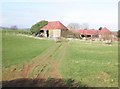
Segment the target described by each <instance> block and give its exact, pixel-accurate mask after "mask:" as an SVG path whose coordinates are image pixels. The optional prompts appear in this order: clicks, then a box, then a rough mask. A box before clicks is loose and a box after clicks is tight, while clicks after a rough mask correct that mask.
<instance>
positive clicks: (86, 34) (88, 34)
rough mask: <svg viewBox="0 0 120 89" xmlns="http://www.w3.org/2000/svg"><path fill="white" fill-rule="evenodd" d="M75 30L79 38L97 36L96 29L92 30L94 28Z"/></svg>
mask: <svg viewBox="0 0 120 89" xmlns="http://www.w3.org/2000/svg"><path fill="white" fill-rule="evenodd" d="M76 32H78V33H79V35H80V37H81V38H85V39H94V38H98V30H94V29H89V30H82V29H80V30H76Z"/></svg>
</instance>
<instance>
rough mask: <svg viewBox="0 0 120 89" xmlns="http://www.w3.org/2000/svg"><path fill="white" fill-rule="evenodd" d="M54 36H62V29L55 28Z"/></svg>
mask: <svg viewBox="0 0 120 89" xmlns="http://www.w3.org/2000/svg"><path fill="white" fill-rule="evenodd" d="M53 37H55V38H56V37H61V30H60V29H55V30H53Z"/></svg>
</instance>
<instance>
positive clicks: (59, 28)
mask: <svg viewBox="0 0 120 89" xmlns="http://www.w3.org/2000/svg"><path fill="white" fill-rule="evenodd" d="M67 30H68V29H67V27H65V26H64V25H63V24H62V23H61V22H60V21H52V22H48V24H47V25H45V26H44V27H43V28H41V29H40V35H42V36H43V37H49V38H60V37H64V35H63V34H65V33H66V32H67Z"/></svg>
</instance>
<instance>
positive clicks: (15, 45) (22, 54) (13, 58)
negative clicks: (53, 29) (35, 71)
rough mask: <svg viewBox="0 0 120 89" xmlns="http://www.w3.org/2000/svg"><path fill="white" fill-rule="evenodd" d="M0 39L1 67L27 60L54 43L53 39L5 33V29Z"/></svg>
mask: <svg viewBox="0 0 120 89" xmlns="http://www.w3.org/2000/svg"><path fill="white" fill-rule="evenodd" d="M2 40H3V41H2V45H3V49H2V53H3V67H9V66H11V65H15V64H20V63H23V62H26V61H29V60H31V59H32V58H34V57H36V56H38V55H40V54H41V53H42V52H43V51H44V50H45V49H47V48H49V47H50V46H51V45H53V44H54V42H53V41H48V40H38V39H33V38H27V37H22V36H17V35H13V34H12V35H11V34H9V32H8V34H6V31H3V36H2Z"/></svg>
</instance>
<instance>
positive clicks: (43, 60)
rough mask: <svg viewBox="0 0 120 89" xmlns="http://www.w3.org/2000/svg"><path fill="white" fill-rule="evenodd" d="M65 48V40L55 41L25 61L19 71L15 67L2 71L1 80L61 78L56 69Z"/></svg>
mask: <svg viewBox="0 0 120 89" xmlns="http://www.w3.org/2000/svg"><path fill="white" fill-rule="evenodd" d="M66 48H67V42H58V43H55V44H54V45H53V46H51V47H49V48H48V49H47V50H45V51H44V52H43V53H42V54H40V55H39V56H37V57H35V58H34V59H32V60H31V61H30V62H26V63H25V64H24V65H23V67H22V68H21V69H20V71H18V70H16V68H13V69H11V68H8V69H7V70H6V72H7V71H8V74H7V73H6V74H5V73H4V74H5V75H4V76H3V80H7V81H8V80H13V79H19V78H27V79H29V78H30V79H33V80H38V79H44V80H45V81H47V80H48V79H50V78H54V79H61V78H62V76H61V74H60V73H59V71H58V64H59V62H60V61H62V60H63V58H64V54H65V50H66ZM57 51H58V54H57V57H56V58H55V57H53V56H54V55H55V54H56V52H57ZM6 76H7V77H6Z"/></svg>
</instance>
